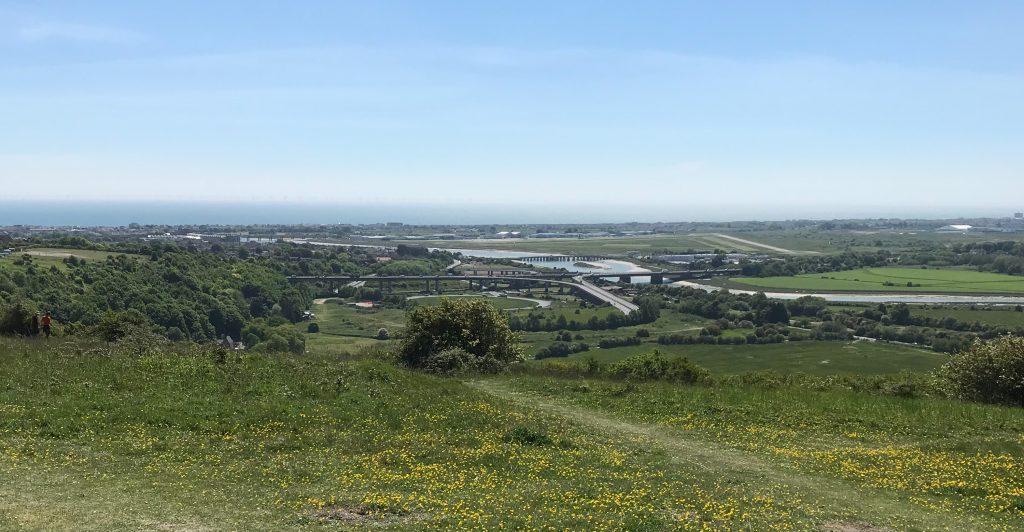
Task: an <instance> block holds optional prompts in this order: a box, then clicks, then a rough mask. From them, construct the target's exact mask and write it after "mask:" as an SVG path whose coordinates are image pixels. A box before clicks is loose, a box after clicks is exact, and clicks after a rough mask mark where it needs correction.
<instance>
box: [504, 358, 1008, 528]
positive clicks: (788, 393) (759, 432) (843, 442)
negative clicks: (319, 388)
mask: <svg viewBox="0 0 1024 532" xmlns="http://www.w3.org/2000/svg"><path fill="white" fill-rule="evenodd" d="M492 387H494V388H496V389H498V390H500V391H502V392H504V393H505V394H507V395H508V396H509V397H514V398H518V400H519V401H520V402H521V403H526V404H534V405H538V406H539V407H540V408H549V409H551V410H556V411H559V412H563V413H566V414H570V413H571V414H572V415H575V416H576V417H577V418H578V419H583V420H587V421H589V422H590V423H592V424H593V425H595V426H606V427H608V428H609V429H611V430H616V431H618V432H620V433H623V434H629V433H639V434H644V435H646V436H648V437H650V439H651V440H652V445H655V446H661V447H663V448H666V449H669V452H674V453H677V454H676V456H679V457H680V459H681V460H683V461H685V460H687V457H689V458H690V463H691V467H694V468H706V469H705V470H707V471H709V472H713V471H725V472H726V473H724V474H725V475H726V476H728V475H729V473H728V472H729V471H743V472H746V474H749V475H750V476H751V477H752V478H756V479H757V481H758V482H759V485H760V486H763V487H766V488H768V489H769V491H773V492H774V493H773V494H766V496H767V497H769V498H770V499H771V500H772V502H773V503H775V502H777V501H779V500H780V499H782V500H784V499H785V498H786V495H785V494H784V493H785V490H789V489H791V490H793V491H792V492H789V495H790V496H792V495H795V494H796V493H800V492H803V493H802V494H801V495H800V496H801V497H803V499H802V501H803V502H802V504H803V505H817V506H819V507H820V508H823V509H825V511H826V512H838V513H842V512H844V510H843V508H857V510H853V511H852V513H854V514H859V515H858V516H857V517H855V518H853V517H852V516H851V517H850V518H844V519H841V520H840V521H841V522H839V523H833V524H832V528H830V529H832V530H876V529H882V528H881V527H884V528H887V529H892V530H922V529H926V530H932V529H934V530H938V529H944V530H945V529H955V530H982V529H988V530H996V529H998V530H1019V529H1021V527H1024V473H1022V472H1021V470H1020V464H1021V462H1022V460H1024V439H1022V438H1021V436H1020V434H1021V433H1022V431H1024V410H1022V409H1019V408H1001V407H992V406H982V405H976V404H969V403H964V402H958V401H952V400H938V399H900V398H891V397H877V396H869V395H858V394H855V393H850V392H843V391H829V392H814V391H810V390H805V389H799V388H790V387H783V388H780V389H758V388H741V387H729V388H721V387H684V386H677V385H666V384H653V383H652V384H622V383H616V382H610V381H599V380H580V379H551V378H549V379H539V378H537V377H523V378H519V379H511V380H507V381H504V382H501V383H495V384H493V385H492ZM549 405H557V406H549ZM851 488H854V489H851ZM874 527H880V528H874ZM753 528H755V529H756V528H757V527H753Z"/></svg>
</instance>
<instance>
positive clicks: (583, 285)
mask: <svg viewBox="0 0 1024 532" xmlns="http://www.w3.org/2000/svg"><path fill="white" fill-rule="evenodd" d="M739 273H740V270H738V269H722V270H696V271H693V270H683V271H672V272H649V273H616V274H613V275H602V274H600V273H586V274H580V273H578V272H576V273H572V272H557V273H537V274H532V275H522V274H521V273H520V274H519V275H455V274H448V275H380V276H377V275H365V276H361V275H324V276H317V275H297V276H293V277H289V278H288V280H289V281H290V282H293V283H303V282H305V283H320V284H325V285H327V286H328V287H329V288H335V287H339V286H343V285H345V284H349V283H366V282H373V281H376V282H377V283H378V286H379V287H380V289H381V290H384V289H385V286H387V287H390V286H391V284H392V283H394V282H395V281H399V282H406V281H423V282H424V285H425V288H426V291H427V292H431V289H430V283H431V281H433V283H434V290H433V291H434V292H436V293H438V294H440V293H441V281H467V282H469V287H470V290H472V289H473V283H474V282H476V283H477V286H478V287H480V288H481V289H483V288H484V286H486V285H490V284H495V283H497V282H499V281H501V282H508V283H510V284H512V283H523V282H526V283H543V284H544V291H545V292H547V291H548V289H549V288H550V287H551V285H556V286H568V287H569V288H570V290H572V291H574V292H575V293H576V295H577V296H580V297H582V298H584V299H587V300H590V301H592V302H596V303H609V304H611V305H612V306H613V307H615V308H616V309H618V310H619V311H621V312H622V313H623V314H629V313H630V312H633V311H634V310H637V309H638V308H639V307H637V306H636V305H634V304H633V303H630V302H629V301H626V300H625V299H623V298H621V297H619V296H616V295H615V294H612V293H611V292H608V291H607V290H604V289H602V288H601V287H599V286H597V285H594V284H593V283H590V282H589V281H588V280H587V279H595V278H618V280H619V281H620V282H625V283H628V282H630V280H631V279H632V278H634V277H650V278H651V284H663V283H664V282H665V281H666V280H669V282H671V280H683V279H702V278H707V277H712V276H721V275H738V274H739Z"/></svg>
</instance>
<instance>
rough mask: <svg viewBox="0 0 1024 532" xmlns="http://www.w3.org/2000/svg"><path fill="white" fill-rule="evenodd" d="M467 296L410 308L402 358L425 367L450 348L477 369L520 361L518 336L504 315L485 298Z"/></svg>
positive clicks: (407, 362) (433, 362)
mask: <svg viewBox="0 0 1024 532" xmlns="http://www.w3.org/2000/svg"><path fill="white" fill-rule="evenodd" d="M467 299H468V298H459V299H458V300H452V299H442V300H441V303H440V304H438V305H422V306H418V307H416V308H415V309H413V311H412V312H411V313H410V314H409V320H408V329H407V330H406V333H405V339H404V341H403V342H402V348H401V351H400V357H401V359H402V361H403V362H405V363H406V364H407V365H409V366H411V367H414V368H424V369H425V368H426V366H427V365H428V364H436V362H435V361H433V359H435V358H437V357H438V356H440V355H441V353H442V352H444V351H447V350H452V349H459V350H462V351H464V352H465V353H468V354H469V355H471V356H472V357H473V362H474V366H476V367H477V368H478V369H481V368H486V369H488V370H490V369H494V368H499V369H500V368H502V367H503V366H505V365H507V364H510V363H514V362H520V361H522V360H523V352H522V347H521V346H520V345H519V338H518V337H517V336H516V335H515V334H514V333H513V332H512V331H511V330H510V329H509V327H508V320H507V319H506V318H505V315H504V314H502V313H501V312H500V311H499V310H498V309H496V308H494V306H493V305H491V304H490V303H488V302H486V301H469V300H467Z"/></svg>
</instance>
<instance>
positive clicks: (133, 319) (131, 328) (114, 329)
mask: <svg viewBox="0 0 1024 532" xmlns="http://www.w3.org/2000/svg"><path fill="white" fill-rule="evenodd" d="M149 329H150V324H149V318H147V317H146V315H145V314H143V313H141V312H139V311H137V310H134V309H132V310H126V311H124V312H111V311H109V310H108V311H107V312H106V313H105V314H104V315H103V317H102V318H100V321H99V323H97V324H96V326H95V327H93V334H94V335H96V336H98V337H100V338H102V339H103V340H105V341H107V342H116V341H118V340H121V339H123V338H127V337H129V336H134V335H147V334H149V332H150V331H149ZM179 332H180V331H179ZM182 334H183V335H184V333H182Z"/></svg>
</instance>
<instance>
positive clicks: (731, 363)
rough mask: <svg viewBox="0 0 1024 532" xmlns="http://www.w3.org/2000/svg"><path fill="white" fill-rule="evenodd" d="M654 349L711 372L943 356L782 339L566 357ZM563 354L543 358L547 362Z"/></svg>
mask: <svg viewBox="0 0 1024 532" xmlns="http://www.w3.org/2000/svg"><path fill="white" fill-rule="evenodd" d="M655 349H657V350H658V351H661V352H662V353H664V354H666V355H670V356H685V357H687V358H689V359H690V360H692V361H693V362H695V363H696V364H698V365H700V366H703V367H705V368H707V369H708V370H710V371H711V372H712V373H715V374H739V373H746V372H749V371H760V370H774V371H778V372H782V373H788V372H801V373H808V374H811V375H835V374H858V375H886V374H895V373H899V372H901V371H915V372H923V371H932V370H934V369H936V368H938V367H939V366H941V365H942V364H944V363H946V362H947V361H948V360H949V357H948V356H947V355H944V354H942V353H936V352H933V351H927V350H924V349H917V348H914V347H908V346H903V345H898V344H888V343H884V342H868V341H855V342H816V341H804V342H786V343H781V344H763V345H704V344H697V345H658V344H657V343H655V342H648V343H644V344H641V345H637V346H627V347H616V348H612V349H591V350H590V351H586V352H583V353H578V354H575V355H572V357H570V358H585V357H594V358H595V359H597V360H599V361H602V362H615V361H618V360H622V359H624V358H626V357H629V356H632V355H638V354H641V353H649V352H651V351H653V350H655ZM556 360H565V359H557V358H555V359H545V360H543V361H538V362H536V363H540V364H543V363H550V362H551V361H556Z"/></svg>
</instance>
